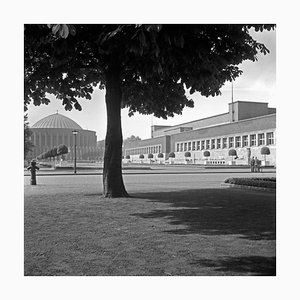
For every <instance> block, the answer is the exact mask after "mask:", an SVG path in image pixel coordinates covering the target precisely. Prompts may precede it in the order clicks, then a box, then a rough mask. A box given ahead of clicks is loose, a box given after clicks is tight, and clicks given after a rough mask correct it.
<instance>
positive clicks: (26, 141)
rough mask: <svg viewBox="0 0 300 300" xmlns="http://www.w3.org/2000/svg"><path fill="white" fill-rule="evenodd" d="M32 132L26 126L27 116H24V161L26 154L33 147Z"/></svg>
mask: <svg viewBox="0 0 300 300" xmlns="http://www.w3.org/2000/svg"><path fill="white" fill-rule="evenodd" d="M31 135H32V131H31V130H30V129H29V126H28V115H27V114H24V159H25V158H26V156H27V154H28V153H29V152H30V151H32V148H33V147H34V145H33V143H32V142H31V139H30V137H31Z"/></svg>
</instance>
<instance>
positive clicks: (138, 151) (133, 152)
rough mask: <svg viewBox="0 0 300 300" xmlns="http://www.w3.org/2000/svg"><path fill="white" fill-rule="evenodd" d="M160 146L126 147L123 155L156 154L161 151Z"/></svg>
mask: <svg viewBox="0 0 300 300" xmlns="http://www.w3.org/2000/svg"><path fill="white" fill-rule="evenodd" d="M161 151H162V147H161V145H156V146H149V147H141V148H134V149H126V150H125V155H136V154H150V153H151V154H156V153H161Z"/></svg>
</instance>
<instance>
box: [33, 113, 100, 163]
mask: <svg viewBox="0 0 300 300" xmlns="http://www.w3.org/2000/svg"><path fill="white" fill-rule="evenodd" d="M30 130H31V132H32V135H31V141H32V143H33V144H34V147H33V149H32V150H33V151H32V153H31V155H30V156H31V157H32V158H35V157H37V156H38V155H40V154H42V153H43V152H46V151H49V150H50V149H52V148H54V147H57V146H58V145H61V144H64V145H66V146H67V147H68V150H69V152H68V154H66V155H65V157H66V159H67V160H72V159H73V158H74V148H75V147H74V146H75V136H74V134H73V131H76V132H77V135H76V155H77V159H79V160H80V159H83V158H84V157H86V155H85V154H87V153H91V152H93V151H97V136H96V132H95V131H92V130H85V129H82V127H81V126H79V125H78V124H77V123H76V122H75V121H73V120H72V119H70V118H68V117H66V116H64V115H62V114H59V113H55V114H52V115H49V116H47V117H45V118H43V119H41V120H39V121H38V122H36V123H35V124H34V125H33V126H32V127H30Z"/></svg>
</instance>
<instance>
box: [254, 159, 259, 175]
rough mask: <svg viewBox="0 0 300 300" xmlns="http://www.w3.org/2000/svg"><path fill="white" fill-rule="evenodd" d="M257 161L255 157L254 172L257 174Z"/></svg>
mask: <svg viewBox="0 0 300 300" xmlns="http://www.w3.org/2000/svg"><path fill="white" fill-rule="evenodd" d="M258 164H259V163H258V159H257V157H255V160H254V172H258V171H259V169H258V168H259V166H258Z"/></svg>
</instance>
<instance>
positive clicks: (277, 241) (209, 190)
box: [2, 1, 299, 299]
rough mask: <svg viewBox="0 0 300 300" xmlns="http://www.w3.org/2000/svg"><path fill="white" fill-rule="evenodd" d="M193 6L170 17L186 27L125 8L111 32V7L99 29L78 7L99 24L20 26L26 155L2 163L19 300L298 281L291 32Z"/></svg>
mask: <svg viewBox="0 0 300 300" xmlns="http://www.w3.org/2000/svg"><path fill="white" fill-rule="evenodd" d="M191 2H193V1H191ZM232 2H235V1H232ZM254 2H255V3H256V1H254ZM176 3H177V2H176ZM193 3H194V2H193ZM217 3H218V4H217ZM188 4H190V3H189V1H188V3H186V5H185V6H183V3H181V5H182V9H180V7H176V10H175V11H176V12H177V15H178V12H180V13H181V12H182V14H184V12H183V11H184V10H185V11H186V13H187V12H189V13H190V14H191V17H190V18H189V17H187V16H186V15H185V16H184V18H183V17H182V18H180V17H178V16H177V15H176V14H174V16H173V17H172V15H169V14H165V15H164V14H163V11H168V12H170V13H171V12H172V9H171V7H169V6H167V5H165V4H164V5H162V9H160V8H159V5H158V3H157V1H154V2H153V5H152V7H151V8H150V5H149V12H150V15H151V17H144V14H141V15H140V16H139V17H137V12H138V11H140V10H141V7H140V8H137V10H134V9H133V10H132V11H131V13H128V14H127V13H126V12H127V9H128V11H129V6H128V7H126V4H125V3H122V4H120V5H119V2H118V1H117V2H116V4H115V5H116V6H115V9H116V8H117V10H118V13H117V14H116V15H115V16H113V17H108V16H104V14H105V13H104V10H105V9H106V8H107V9H108V8H109V9H108V10H111V9H112V6H113V4H112V3H111V4H105V5H104V6H103V10H102V11H101V14H100V15H99V17H95V16H96V12H95V11H93V9H94V10H96V6H90V7H89V9H88V8H87V7H84V8H83V11H82V13H81V14H80V16H83V15H84V12H87V11H91V16H90V18H88V17H87V16H84V17H82V18H80V17H79V15H76V13H74V15H73V16H72V18H70V17H68V15H67V14H65V10H64V11H63V10H62V11H59V8H58V7H57V8H56V9H57V16H55V13H53V12H55V8H54V7H53V6H52V7H50V8H49V11H48V12H47V13H45V15H44V16H43V14H39V15H37V16H35V17H32V16H31V14H30V15H28V16H26V15H25V14H24V17H23V18H22V22H21V21H20V22H19V23H18V24H17V32H18V35H15V39H18V42H19V43H20V44H19V47H16V49H14V50H12V51H14V53H16V55H17V56H18V60H17V61H16V63H15V66H16V67H17V68H18V69H19V70H20V74H18V76H19V78H18V79H17V80H16V81H15V82H14V84H13V86H15V91H13V90H12V89H11V88H7V89H8V90H10V91H12V92H16V94H17V95H18V101H16V102H15V103H14V104H13V105H12V106H13V108H12V109H14V110H15V116H16V118H15V120H18V122H16V124H17V123H18V125H16V126H17V129H18V132H19V133H18V134H19V136H17V135H16V138H15V139H16V140H17V139H18V140H19V141H18V143H19V144H18V146H13V145H12V146H10V142H9V141H12V139H9V140H7V139H6V141H5V143H6V146H5V147H4V148H5V149H6V150H5V153H7V154H8V153H9V152H8V149H9V148H15V149H14V151H15V150H16V151H15V152H14V153H13V154H12V153H9V155H6V156H3V155H2V157H3V159H4V161H6V162H5V163H8V165H9V166H8V167H5V170H7V169H12V172H13V173H12V174H13V175H6V179H8V181H9V182H10V183H9V184H5V185H6V187H5V188H6V189H8V190H9V193H10V191H11V192H14V190H15V191H16V192H18V193H19V194H18V195H19V196H13V195H11V196H8V197H7V196H5V197H3V198H5V199H6V200H10V201H12V202H16V201H13V200H12V199H15V200H17V202H16V203H14V204H13V205H14V207H17V210H12V209H10V211H11V212H14V211H15V212H17V215H16V218H17V219H18V223H16V224H17V225H14V226H17V229H18V230H19V231H21V233H20V235H16V234H10V235H9V238H10V239H12V238H13V239H16V240H18V242H19V245H20V246H18V247H17V248H16V247H13V246H11V249H12V250H13V251H17V252H18V255H14V254H13V252H12V253H11V254H13V258H12V259H11V261H12V262H13V263H14V264H15V265H16V266H17V268H18V270H19V271H18V273H15V272H13V267H11V268H9V269H11V273H9V272H8V273H7V274H14V275H17V274H18V275H17V276H18V281H16V284H18V283H17V282H20V284H19V290H20V292H21V291H22V290H23V292H21V293H23V295H24V297H23V298H24V299H27V298H28V299H29V298H31V299H77V298H78V299H82V298H83V299H84V298H86V299H90V298H93V296H94V295H95V296H97V297H100V298H104V299H120V298H125V299H127V298H128V299H153V298H154V299H155V298H157V299H182V298H183V299H190V298H195V297H196V298H198V297H199V296H201V295H202V296H203V297H204V298H208V299H219V298H220V297H222V296H223V298H225V299H253V298H257V299H260V296H259V293H260V292H259V291H262V292H261V294H260V295H261V296H262V297H264V298H267V299H268V296H267V295H269V296H270V298H274V297H273V295H275V294H277V295H283V290H282V289H281V287H280V285H279V284H278V285H276V282H279V280H280V279H283V278H285V277H284V276H285V274H288V272H287V268H290V267H292V266H294V268H295V270H297V268H296V265H294V263H293V259H292V253H293V252H296V249H298V248H296V246H293V245H295V244H296V243H297V241H296V240H293V241H291V244H290V241H289V242H288V241H287V238H289V239H290V238H291V236H292V233H289V234H287V231H284V230H283V227H282V226H283V225H285V226H286V225H287V226H289V227H290V228H291V227H294V228H296V225H292V224H293V223H292V222H294V221H295V219H297V218H295V217H292V214H293V215H295V213H296V212H297V211H299V210H297V209H296V208H293V206H292V205H291V202H288V201H290V200H291V199H290V198H291V197H290V196H292V195H295V197H296V194H297V192H294V191H292V189H293V188H294V187H296V186H297V183H296V185H295V184H294V183H292V182H293V181H295V178H296V177H297V176H296V175H295V174H296V173H292V172H290V171H287V170H286V169H284V170H283V171H281V166H284V167H285V168H287V167H291V166H292V167H293V168H294V169H295V171H296V172H297V167H296V165H295V164H293V163H295V162H296V161H297V155H296V149H297V147H296V146H295V147H294V146H293V144H292V143H286V142H284V139H283V138H282V136H283V135H285V134H282V131H284V132H286V131H287V132H288V133H287V134H291V133H292V132H291V131H290V130H289V128H292V127H295V126H293V125H292V123H291V122H295V121H296V119H294V117H293V113H294V112H296V111H297V108H296V106H293V103H288V100H287V99H288V98H289V96H286V97H284V98H282V93H281V90H282V87H283V86H282V83H281V82H282V81H281V80H282V78H283V77H284V78H285V79H286V77H287V76H290V77H291V86H293V88H297V87H296V86H295V85H292V80H294V79H295V78H294V77H295V75H294V74H292V73H290V74H287V72H286V71H284V72H282V71H281V70H280V66H281V65H283V63H282V56H279V58H280V59H279V58H278V55H280V53H282V52H280V51H281V49H282V48H280V47H279V42H278V39H279V37H280V36H281V35H284V34H283V32H284V29H283V28H286V27H284V26H283V25H282V26H281V24H282V23H283V22H280V20H279V19H278V18H277V17H276V16H275V15H274V16H272V14H271V11H270V15H267V14H266V15H264V14H263V11H261V12H259V13H258V15H257V16H255V15H254V14H250V15H248V17H246V12H245V11H242V10H241V11H242V13H241V15H240V16H238V17H237V16H235V17H232V18H230V17H228V16H227V17H225V16H224V15H223V14H222V13H221V8H222V7H225V5H224V4H220V6H218V7H219V9H218V13H217V15H216V16H215V17H212V16H211V18H210V19H209V18H208V17H202V16H203V15H205V13H204V12H203V11H202V13H201V14H200V11H201V5H197V7H193V5H192V3H191V4H190V6H189V7H187V5H188ZM65 5H66V3H65V4H64V5H63V6H65ZM154 5H156V8H155V7H153V6H154ZM173 5H175V2H174V4H173ZM216 5H219V2H216ZM248 5H249V6H250V3H249V4H248ZM50 6H51V5H50ZM208 7H210V8H211V7H212V4H209V5H208ZM262 7H263V8H265V7H266V6H265V5H262ZM100 8H101V5H100V4H99V5H98V6H97V9H100ZM203 8H205V6H203ZM232 8H233V9H234V7H232ZM77 9H78V8H77ZM144 9H145V10H147V7H146V6H145V7H144ZM193 9H195V10H196V9H198V11H199V15H197V13H196V12H193ZM27 10H28V8H26V11H27ZM37 11H39V12H40V8H39V9H38V10H37ZM239 11H240V10H236V12H239ZM255 11H256V10H255V8H254V7H253V8H249V12H255ZM257 11H259V9H258V8H257ZM74 12H75V10H74ZM149 12H148V15H149ZM151 12H152V13H151ZM154 12H157V13H158V15H157V16H155V14H154ZM110 13H111V11H110ZM132 13H133V15H134V16H132ZM224 13H225V11H224ZM70 14H71V11H70V12H69V15H70ZM212 15H213V13H212ZM92 16H93V17H92ZM163 16H165V18H163ZM23 20H24V21H23ZM61 23H62V24H61ZM11 36H13V34H12V33H11ZM285 46H287V43H285ZM289 46H290V45H289ZM290 47H291V48H294V49H297V47H296V46H295V47H293V46H290ZM285 50H286V49H285ZM6 51H7V50H6ZM292 53H293V52H291V57H292ZM16 55H15V56H16ZM3 57H4V56H3ZM291 57H287V62H288V59H290V58H291ZM286 64H287V63H286ZM290 66H291V67H292V66H293V68H294V69H297V67H295V65H293V64H290ZM12 78H13V77H11V76H10V75H7V76H6V79H8V81H10V80H11V79H12ZM278 82H279V83H278ZM291 86H290V88H291ZM278 87H279V89H280V91H279V89H278ZM286 91H287V95H289V93H290V91H289V89H286ZM12 97H13V96H12ZM14 97H15V96H14ZM20 97H21V98H22V97H23V102H21V101H20ZM295 102H296V101H295ZM282 107H284V108H282ZM293 107H295V108H293ZM286 110H288V112H289V113H290V116H289V118H288V119H285V121H283V122H282V121H281V120H282V116H283V114H284V113H285V111H286ZM293 110H294V112H293ZM3 113H4V114H6V115H7V116H8V115H10V118H9V119H7V116H5V118H6V119H5V120H6V121H5V123H4V128H5V130H4V131H7V133H8V134H10V136H12V133H10V129H9V128H10V125H9V124H12V126H15V122H14V121H13V120H14V119H13V118H12V117H11V116H12V115H11V114H9V113H8V112H7V113H5V111H3ZM278 120H279V121H278ZM282 124H283V125H282ZM284 126H287V128H284ZM291 130H292V129H291ZM20 132H21V133H20ZM292 135H293V137H294V138H295V137H296V135H295V134H292ZM287 137H288V136H285V138H287ZM4 140H5V139H4V138H3V141H4ZM289 140H291V139H290V138H289ZM23 149H24V153H23ZM15 158H17V159H18V162H17V161H14V159H15ZM10 161H13V162H12V164H11V166H10ZM16 162H17V163H16ZM5 170H4V167H3V171H2V172H3V174H5ZM16 170H18V176H19V175H20V176H19V177H18V179H17V173H16ZM9 172H11V170H10V171H9ZM9 174H11V173H9ZM295 176H296V177H295ZM278 177H279V179H280V180H281V178H283V179H285V180H288V181H289V186H290V187H291V189H290V191H289V192H288V193H286V192H283V191H284V189H283V188H282V186H281V185H280V188H279V187H278V182H277V178H278ZM294 177H295V178H294ZM5 195H7V193H6V194H5ZM288 195H289V196H288ZM288 198H289V199H288ZM291 201H292V202H295V201H294V200H291ZM5 202H6V201H5ZM288 203H290V204H288ZM3 211H8V210H3ZM287 211H288V213H289V212H290V213H291V215H290V218H288V220H286V219H284V217H282V216H284V215H285V213H286V212H287ZM18 216H19V217H18ZM8 218H9V219H10V222H6V228H7V229H8V228H11V229H13V228H12V226H11V225H10V224H12V223H13V219H12V218H11V217H8ZM289 222H291V223H289ZM294 239H296V237H295V236H294ZM7 245H9V244H7ZM285 247H286V248H288V249H290V251H291V252H290V253H285V252H284V251H283V249H284V248H285ZM3 257H7V256H6V255H4V256H3ZM284 259H290V260H289V261H290V263H284ZM9 261H10V259H9V258H8V257H7V262H8V263H9ZM292 268H293V267H292ZM289 274H290V276H292V278H294V275H291V274H293V273H289ZM286 276H288V275H286ZM52 280H53V281H52ZM38 282H41V285H39V283H38ZM48 282H49V283H48ZM50 282H52V283H50ZM250 282H252V283H250ZM81 283H83V284H82V285H81ZM50 284H51V285H52V286H53V288H51V287H50ZM290 284H292V281H291V282H290ZM202 288H203V289H204V290H203V294H202V293H201V289H202ZM45 289H49V293H48V294H47V293H46V294H47V295H45ZM97 289H98V293H97V292H96V293H95V291H96V290H97ZM16 292H17V291H11V293H12V294H11V296H10V297H9V298H15V296H13V294H15V293H16ZM5 294H7V293H5ZM73 295H74V296H73ZM271 295H272V296H271ZM286 295H289V293H287V294H286ZM293 295H294V293H293ZM18 297H21V298H22V296H21V295H20V296H18Z"/></svg>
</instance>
